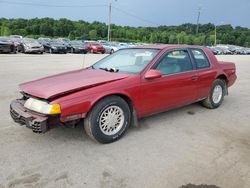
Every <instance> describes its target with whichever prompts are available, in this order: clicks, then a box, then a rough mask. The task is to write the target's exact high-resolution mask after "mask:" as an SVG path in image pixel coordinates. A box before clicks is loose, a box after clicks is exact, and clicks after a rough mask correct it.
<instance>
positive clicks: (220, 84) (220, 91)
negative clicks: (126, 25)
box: [202, 79, 227, 109]
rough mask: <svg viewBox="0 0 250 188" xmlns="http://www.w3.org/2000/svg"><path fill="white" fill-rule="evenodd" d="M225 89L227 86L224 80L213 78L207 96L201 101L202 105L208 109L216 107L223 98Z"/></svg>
mask: <svg viewBox="0 0 250 188" xmlns="http://www.w3.org/2000/svg"><path fill="white" fill-rule="evenodd" d="M226 91H227V86H226V83H225V81H223V80H221V79H217V80H215V81H214V83H213V86H212V89H211V91H210V93H209V96H208V98H206V99H205V100H203V101H202V104H203V106H205V107H206V108H209V109H215V108H218V107H219V106H220V105H221V104H222V102H223V100H224V96H225V94H226Z"/></svg>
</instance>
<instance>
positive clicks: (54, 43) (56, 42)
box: [50, 41, 63, 45]
mask: <svg viewBox="0 0 250 188" xmlns="http://www.w3.org/2000/svg"><path fill="white" fill-rule="evenodd" d="M50 44H52V45H63V44H62V43H61V42H59V41H51V43H50Z"/></svg>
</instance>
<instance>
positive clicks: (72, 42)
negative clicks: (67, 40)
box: [71, 41, 83, 45]
mask: <svg viewBox="0 0 250 188" xmlns="http://www.w3.org/2000/svg"><path fill="white" fill-rule="evenodd" d="M71 44H73V45H83V43H82V42H81V41H71Z"/></svg>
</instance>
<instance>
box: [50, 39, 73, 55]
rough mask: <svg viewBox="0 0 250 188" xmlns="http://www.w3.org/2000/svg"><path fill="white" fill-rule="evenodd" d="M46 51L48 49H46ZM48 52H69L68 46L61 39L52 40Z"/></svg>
mask: <svg viewBox="0 0 250 188" xmlns="http://www.w3.org/2000/svg"><path fill="white" fill-rule="evenodd" d="M45 51H46V49H45ZM46 52H48V53H50V54H52V53H63V54H66V53H67V52H68V50H67V47H66V46H65V45H64V44H63V43H62V42H60V41H58V40H51V41H50V43H49V45H48V47H47V51H46Z"/></svg>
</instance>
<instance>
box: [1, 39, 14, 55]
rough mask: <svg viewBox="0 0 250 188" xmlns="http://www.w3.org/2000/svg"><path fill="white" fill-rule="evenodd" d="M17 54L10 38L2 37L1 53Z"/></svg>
mask: <svg viewBox="0 0 250 188" xmlns="http://www.w3.org/2000/svg"><path fill="white" fill-rule="evenodd" d="M11 52H12V53H16V48H15V45H14V42H12V41H11V39H10V38H9V37H0V53H11Z"/></svg>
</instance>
